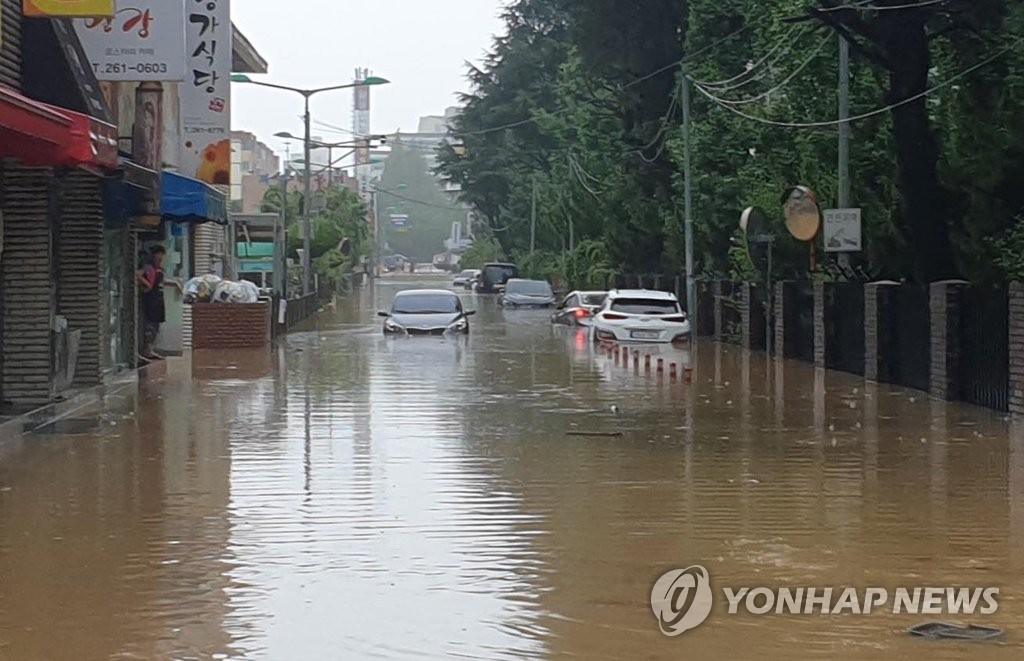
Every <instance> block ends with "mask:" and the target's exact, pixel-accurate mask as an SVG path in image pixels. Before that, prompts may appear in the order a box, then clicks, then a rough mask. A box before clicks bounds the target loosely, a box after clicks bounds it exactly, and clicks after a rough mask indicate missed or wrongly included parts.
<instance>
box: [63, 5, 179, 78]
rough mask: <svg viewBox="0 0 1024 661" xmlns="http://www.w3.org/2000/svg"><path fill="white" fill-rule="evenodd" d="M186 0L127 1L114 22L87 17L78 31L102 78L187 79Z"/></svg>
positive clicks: (80, 23) (87, 54) (107, 19)
mask: <svg viewBox="0 0 1024 661" xmlns="http://www.w3.org/2000/svg"><path fill="white" fill-rule="evenodd" d="M185 2H186V0H123V1H122V2H121V3H119V5H118V9H117V13H115V14H114V16H113V17H112V18H83V19H77V20H76V21H75V31H76V32H78V38H79V40H80V41H81V42H82V48H84V49H85V54H86V56H87V57H88V58H89V62H90V63H91V64H92V68H93V70H94V71H95V73H96V78H97V79H98V80H113V81H160V82H173V81H179V80H184V79H185Z"/></svg>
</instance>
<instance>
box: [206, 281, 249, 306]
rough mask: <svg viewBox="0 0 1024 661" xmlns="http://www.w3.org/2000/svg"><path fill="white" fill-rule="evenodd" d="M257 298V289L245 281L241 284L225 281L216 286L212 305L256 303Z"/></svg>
mask: <svg viewBox="0 0 1024 661" xmlns="http://www.w3.org/2000/svg"><path fill="white" fill-rule="evenodd" d="M259 297H260V290H259V288H257V287H256V285H254V284H253V283H251V282H249V281H247V280H243V281H242V282H231V281H230V280H225V281H223V282H221V283H220V284H219V285H217V289H215V290H214V292H213V302H214V303H256V302H257V301H258V300H259Z"/></svg>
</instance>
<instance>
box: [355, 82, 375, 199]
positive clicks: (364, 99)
mask: <svg viewBox="0 0 1024 661" xmlns="http://www.w3.org/2000/svg"><path fill="white" fill-rule="evenodd" d="M369 75H370V72H369V70H367V69H356V82H358V81H360V80H366V78H367V76H369ZM353 101H354V107H353V116H352V129H353V131H354V132H355V134H356V141H357V142H358V143H360V145H359V147H358V148H356V154H355V162H356V168H355V169H356V181H357V182H358V184H359V192H360V193H361V194H362V196H363V200H364V201H365V202H367V203H369V202H370V198H371V197H372V194H371V193H370V146H369V145H370V141H369V135H370V88H369V87H366V86H363V87H357V88H355V90H354V94H353Z"/></svg>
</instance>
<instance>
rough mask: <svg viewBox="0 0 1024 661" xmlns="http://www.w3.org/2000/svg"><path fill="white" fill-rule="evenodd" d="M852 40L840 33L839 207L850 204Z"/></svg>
mask: <svg viewBox="0 0 1024 661" xmlns="http://www.w3.org/2000/svg"><path fill="white" fill-rule="evenodd" d="M849 120H850V42H848V41H847V40H846V38H845V37H843V35H839V200H838V202H839V208H840V209H847V208H849V206H850V121H849ZM839 265H840V266H842V267H844V268H846V267H849V266H850V255H849V253H845V252H842V253H839Z"/></svg>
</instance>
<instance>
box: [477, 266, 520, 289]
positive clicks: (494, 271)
mask: <svg viewBox="0 0 1024 661" xmlns="http://www.w3.org/2000/svg"><path fill="white" fill-rule="evenodd" d="M484 276H485V277H486V278H487V279H488V280H489V281H491V282H496V283H498V284H500V285H503V284H505V283H506V282H507V281H508V279H509V278H514V277H516V270H515V269H514V268H513V267H511V266H488V267H486V268H484Z"/></svg>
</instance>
